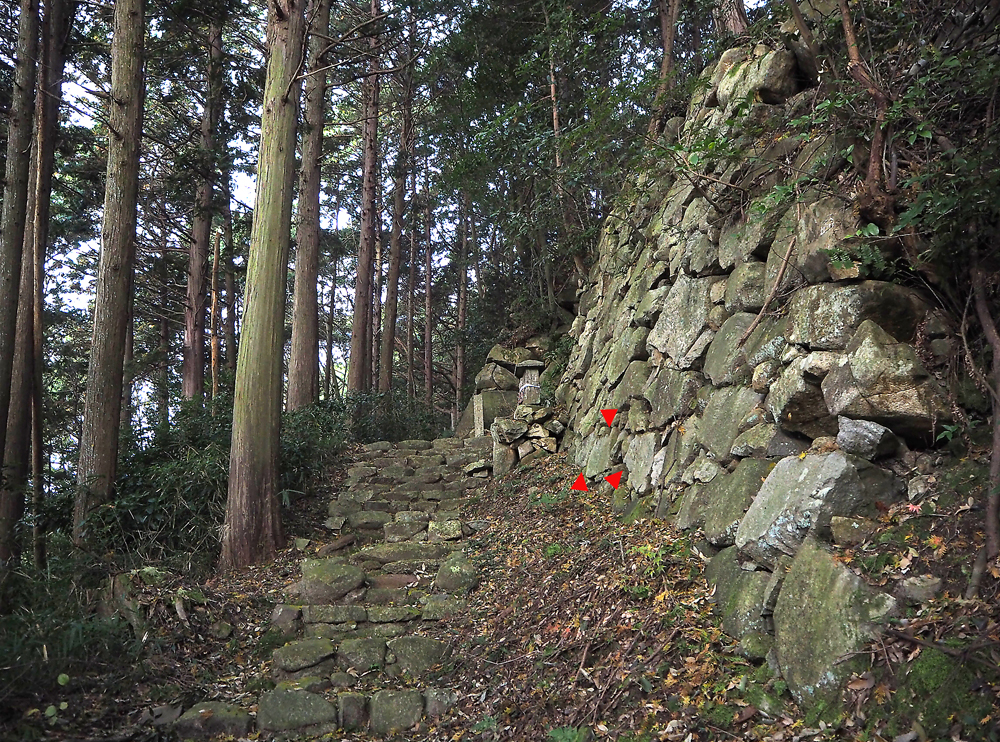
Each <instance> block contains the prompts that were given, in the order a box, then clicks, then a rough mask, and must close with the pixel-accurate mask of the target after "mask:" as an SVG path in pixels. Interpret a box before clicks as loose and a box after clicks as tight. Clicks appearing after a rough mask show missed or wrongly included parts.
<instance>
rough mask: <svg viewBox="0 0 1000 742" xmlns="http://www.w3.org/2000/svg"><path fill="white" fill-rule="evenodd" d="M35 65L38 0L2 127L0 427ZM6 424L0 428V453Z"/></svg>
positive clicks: (25, 8)
mask: <svg viewBox="0 0 1000 742" xmlns="http://www.w3.org/2000/svg"><path fill="white" fill-rule="evenodd" d="M37 66H38V0H21V3H20V18H19V21H18V31H17V51H16V59H15V69H14V89H13V91H12V95H11V107H10V119H9V123H8V127H7V136H8V139H7V168H6V172H5V174H4V190H3V209H2V212H0V421H3V422H4V423H6V421H7V411H8V407H9V406H10V385H11V372H12V370H13V365H14V332H12V330H13V329H14V328H15V327H16V325H17V303H18V293H19V290H20V282H21V255H22V252H23V250H24V224H25V221H26V218H27V216H26V215H27V208H28V180H29V171H30V160H31V132H32V129H31V127H32V118H33V115H34V110H35V79H36V76H37ZM6 434H7V431H6V425H0V451H3V449H4V441H5V439H6Z"/></svg>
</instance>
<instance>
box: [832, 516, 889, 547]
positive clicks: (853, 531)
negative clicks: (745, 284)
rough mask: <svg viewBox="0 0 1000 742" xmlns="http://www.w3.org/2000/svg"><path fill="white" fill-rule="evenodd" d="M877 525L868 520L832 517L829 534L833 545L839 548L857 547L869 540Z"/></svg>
mask: <svg viewBox="0 0 1000 742" xmlns="http://www.w3.org/2000/svg"><path fill="white" fill-rule="evenodd" d="M877 526H878V524H877V523H875V521H873V520H869V519H868V518H847V517H844V516H840V515H834V516H833V517H832V518H830V532H831V535H832V536H833V543H835V544H839V545H841V546H857V545H858V544H863V543H864V542H865V541H867V540H868V539H870V538H871V537H872V535H873V534H874V533H875V529H876V528H877Z"/></svg>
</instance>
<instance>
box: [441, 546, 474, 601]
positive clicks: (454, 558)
mask: <svg viewBox="0 0 1000 742" xmlns="http://www.w3.org/2000/svg"><path fill="white" fill-rule="evenodd" d="M434 584H435V586H436V587H437V589H438V590H443V591H444V592H448V593H457V592H465V591H468V590H472V589H473V588H474V587H475V586H476V585H477V584H479V577H478V575H477V574H476V568H475V567H474V566H473V565H472V562H470V561H469V559H468V557H466V556H465V554H463V553H462V552H460V551H459V552H456V553H454V554H452V555H451V556H450V557H448V559H447V560H446V561H445V562H444V564H442V565H441V568H440V569H439V570H438V573H437V577H436V578H435V580H434Z"/></svg>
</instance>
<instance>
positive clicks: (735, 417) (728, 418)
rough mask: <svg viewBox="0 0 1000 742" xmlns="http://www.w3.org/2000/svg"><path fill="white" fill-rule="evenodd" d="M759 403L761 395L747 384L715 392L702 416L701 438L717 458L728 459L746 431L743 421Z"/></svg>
mask: <svg viewBox="0 0 1000 742" xmlns="http://www.w3.org/2000/svg"><path fill="white" fill-rule="evenodd" d="M760 402H761V396H760V395H759V394H757V393H756V392H755V391H754V390H753V389H750V388H749V387H745V386H731V387H725V388H723V389H717V390H715V391H713V392H712V395H711V397H710V398H709V401H708V405H707V406H706V407H705V412H704V414H703V415H702V418H701V426H700V432H699V437H700V439H701V442H702V443H703V444H704V446H705V447H706V448H707V449H708V450H709V451H711V452H712V453H713V454H714V455H715V458H716V460H718V461H720V462H724V461H728V460H729V458H730V451H731V450H732V447H733V441H735V440H736V436H738V435H739V434H740V433H741V432H743V430H744V422H745V421H746V420H747V418H748V415H749V414H750V412H751V411H752V410H753V409H754V408H755V407H756V406H757V405H758V404H760ZM747 427H751V426H749V425H748V426H747Z"/></svg>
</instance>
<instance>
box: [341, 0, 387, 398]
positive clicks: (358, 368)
mask: <svg viewBox="0 0 1000 742" xmlns="http://www.w3.org/2000/svg"><path fill="white" fill-rule="evenodd" d="M381 13H382V9H381V6H380V3H379V0H372V4H371V17H372V19H373V21H374V20H375V19H377V18H378V17H379V16H380V15H381ZM368 55H369V59H368V74H367V75H365V79H364V82H363V83H362V92H361V119H362V126H363V136H362V139H363V144H362V148H363V157H364V164H363V169H364V175H363V182H362V186H361V239H360V242H359V244H358V273H357V279H356V281H355V284H354V320H353V322H352V325H351V357H350V360H349V366H348V372H347V390H348V391H349V392H367V391H370V390H371V386H372V384H371V382H372V377H371V367H372V363H371V361H372V358H371V352H372V336H373V332H372V330H373V322H372V299H373V296H372V293H373V288H374V270H375V268H374V263H375V242H376V240H377V239H378V225H377V220H378V210H377V209H378V204H377V198H376V195H377V187H378V183H377V178H378V160H379V149H378V99H379V64H380V60H379V36H378V33H377V31H376V29H375V28H374V27H373V28H370V30H369V37H368Z"/></svg>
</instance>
